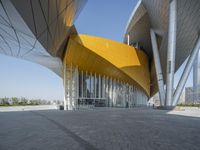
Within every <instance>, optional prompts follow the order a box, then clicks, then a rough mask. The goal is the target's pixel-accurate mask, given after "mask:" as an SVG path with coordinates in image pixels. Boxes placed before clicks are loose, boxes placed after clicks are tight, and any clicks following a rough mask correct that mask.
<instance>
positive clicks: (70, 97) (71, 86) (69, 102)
mask: <svg viewBox="0 0 200 150" xmlns="http://www.w3.org/2000/svg"><path fill="white" fill-rule="evenodd" d="M72 69H73V68H72V64H71V65H70V77H69V79H70V81H69V99H68V110H72V98H73V97H72V90H73V74H72Z"/></svg>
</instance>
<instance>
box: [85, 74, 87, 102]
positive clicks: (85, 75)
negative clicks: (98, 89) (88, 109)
mask: <svg viewBox="0 0 200 150" xmlns="http://www.w3.org/2000/svg"><path fill="white" fill-rule="evenodd" d="M87 77H88V73H87V71H86V73H85V97H86V98H87V97H88V95H87V88H88V87H87V86H88V84H87Z"/></svg>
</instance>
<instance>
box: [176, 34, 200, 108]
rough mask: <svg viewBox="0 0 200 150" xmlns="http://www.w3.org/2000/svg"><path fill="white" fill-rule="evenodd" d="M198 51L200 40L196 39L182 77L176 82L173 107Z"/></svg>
mask: <svg viewBox="0 0 200 150" xmlns="http://www.w3.org/2000/svg"><path fill="white" fill-rule="evenodd" d="M199 49H200V38H198V40H197V43H196V45H195V48H194V50H193V51H192V53H191V54H190V57H189V59H188V61H187V64H186V66H185V69H184V71H183V74H182V76H181V79H180V81H179V82H178V86H177V88H176V91H175V93H174V101H173V106H176V104H177V102H178V100H179V98H180V95H181V93H182V91H183V88H184V86H185V83H186V81H187V78H188V76H189V74H190V71H191V69H192V65H193V63H194V60H195V58H196V56H197V54H198V52H199Z"/></svg>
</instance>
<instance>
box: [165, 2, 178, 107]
mask: <svg viewBox="0 0 200 150" xmlns="http://www.w3.org/2000/svg"><path fill="white" fill-rule="evenodd" d="M176 24H177V0H171V1H170V4H169V29H168V51H167V71H166V73H167V80H166V87H167V91H166V105H167V106H172V101H173V90H174V89H173V88H174V70H175V54H176Z"/></svg>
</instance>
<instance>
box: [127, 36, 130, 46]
mask: <svg viewBox="0 0 200 150" xmlns="http://www.w3.org/2000/svg"><path fill="white" fill-rule="evenodd" d="M127 44H128V45H130V36H129V34H128V35H127Z"/></svg>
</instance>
